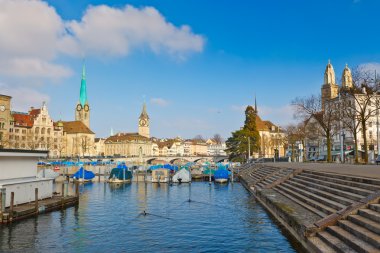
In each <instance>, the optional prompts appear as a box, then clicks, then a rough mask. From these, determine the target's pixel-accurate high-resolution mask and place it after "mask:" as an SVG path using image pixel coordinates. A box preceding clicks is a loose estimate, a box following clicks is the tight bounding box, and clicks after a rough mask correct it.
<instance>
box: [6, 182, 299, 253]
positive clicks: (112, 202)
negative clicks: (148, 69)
mask: <svg viewBox="0 0 380 253" xmlns="http://www.w3.org/2000/svg"><path fill="white" fill-rule="evenodd" d="M56 187H57V189H61V186H60V185H59V184H57V185H56ZM69 187H70V188H72V185H71V184H70V185H69ZM71 190H72V189H70V191H71ZM80 193H81V196H80V204H79V206H77V207H71V208H68V209H66V210H63V211H55V212H52V213H46V214H42V215H39V216H38V217H35V218H29V219H26V220H23V221H20V222H16V223H13V224H11V225H6V226H2V227H0V241H1V244H0V251H1V252H296V251H295V249H294V248H293V246H292V245H291V243H290V242H289V241H288V239H287V238H286V237H285V236H284V234H283V233H282V232H281V229H280V227H279V225H278V224H276V223H275V222H273V221H272V220H271V219H270V217H269V216H268V214H267V213H266V212H265V211H264V209H263V208H262V207H261V206H260V205H259V204H258V203H257V202H255V200H254V199H253V197H252V196H250V194H249V193H248V192H247V191H246V190H245V188H244V187H243V186H242V185H241V184H239V183H234V184H231V183H230V184H228V185H218V184H212V185H209V184H208V183H207V182H193V183H192V184H190V185H189V184H181V185H172V186H170V185H167V184H161V185H158V184H151V183H148V184H146V183H132V184H126V185H123V186H119V187H112V186H111V185H109V184H104V183H102V182H101V183H90V184H86V185H81V186H80ZM189 199H190V201H189Z"/></svg>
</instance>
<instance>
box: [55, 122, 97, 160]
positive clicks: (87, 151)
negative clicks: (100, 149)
mask: <svg viewBox="0 0 380 253" xmlns="http://www.w3.org/2000/svg"><path fill="white" fill-rule="evenodd" d="M57 125H62V127H63V143H64V145H63V147H64V148H63V150H62V152H61V154H62V156H65V157H78V156H79V157H83V156H93V155H95V133H94V132H92V131H91V130H90V129H89V128H88V127H87V126H86V125H85V124H84V123H83V122H82V121H59V122H58V123H57Z"/></svg>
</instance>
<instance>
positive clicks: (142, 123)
mask: <svg viewBox="0 0 380 253" xmlns="http://www.w3.org/2000/svg"><path fill="white" fill-rule="evenodd" d="M139 135H141V136H144V137H147V138H150V134H149V116H148V113H147V112H146V105H145V102H144V105H143V109H142V112H141V114H140V117H139Z"/></svg>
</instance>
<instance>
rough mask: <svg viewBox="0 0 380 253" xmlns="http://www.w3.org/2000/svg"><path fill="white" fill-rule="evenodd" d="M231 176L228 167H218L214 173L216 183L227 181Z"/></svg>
mask: <svg viewBox="0 0 380 253" xmlns="http://www.w3.org/2000/svg"><path fill="white" fill-rule="evenodd" d="M229 177H230V173H229V171H228V170H226V169H218V170H217V171H215V173H214V180H215V182H216V183H227V182H228V179H229Z"/></svg>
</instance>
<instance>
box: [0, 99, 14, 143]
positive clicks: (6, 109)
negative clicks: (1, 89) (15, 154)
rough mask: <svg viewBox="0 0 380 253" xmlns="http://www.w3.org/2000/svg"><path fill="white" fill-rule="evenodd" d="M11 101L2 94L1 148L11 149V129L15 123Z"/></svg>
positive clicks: (0, 115) (0, 106) (0, 105)
mask: <svg viewBox="0 0 380 253" xmlns="http://www.w3.org/2000/svg"><path fill="white" fill-rule="evenodd" d="M11 99H12V97H10V96H6V95H1V94H0V148H8V147H9V142H8V141H9V129H10V126H11V124H12V123H13V119H12V115H11Z"/></svg>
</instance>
